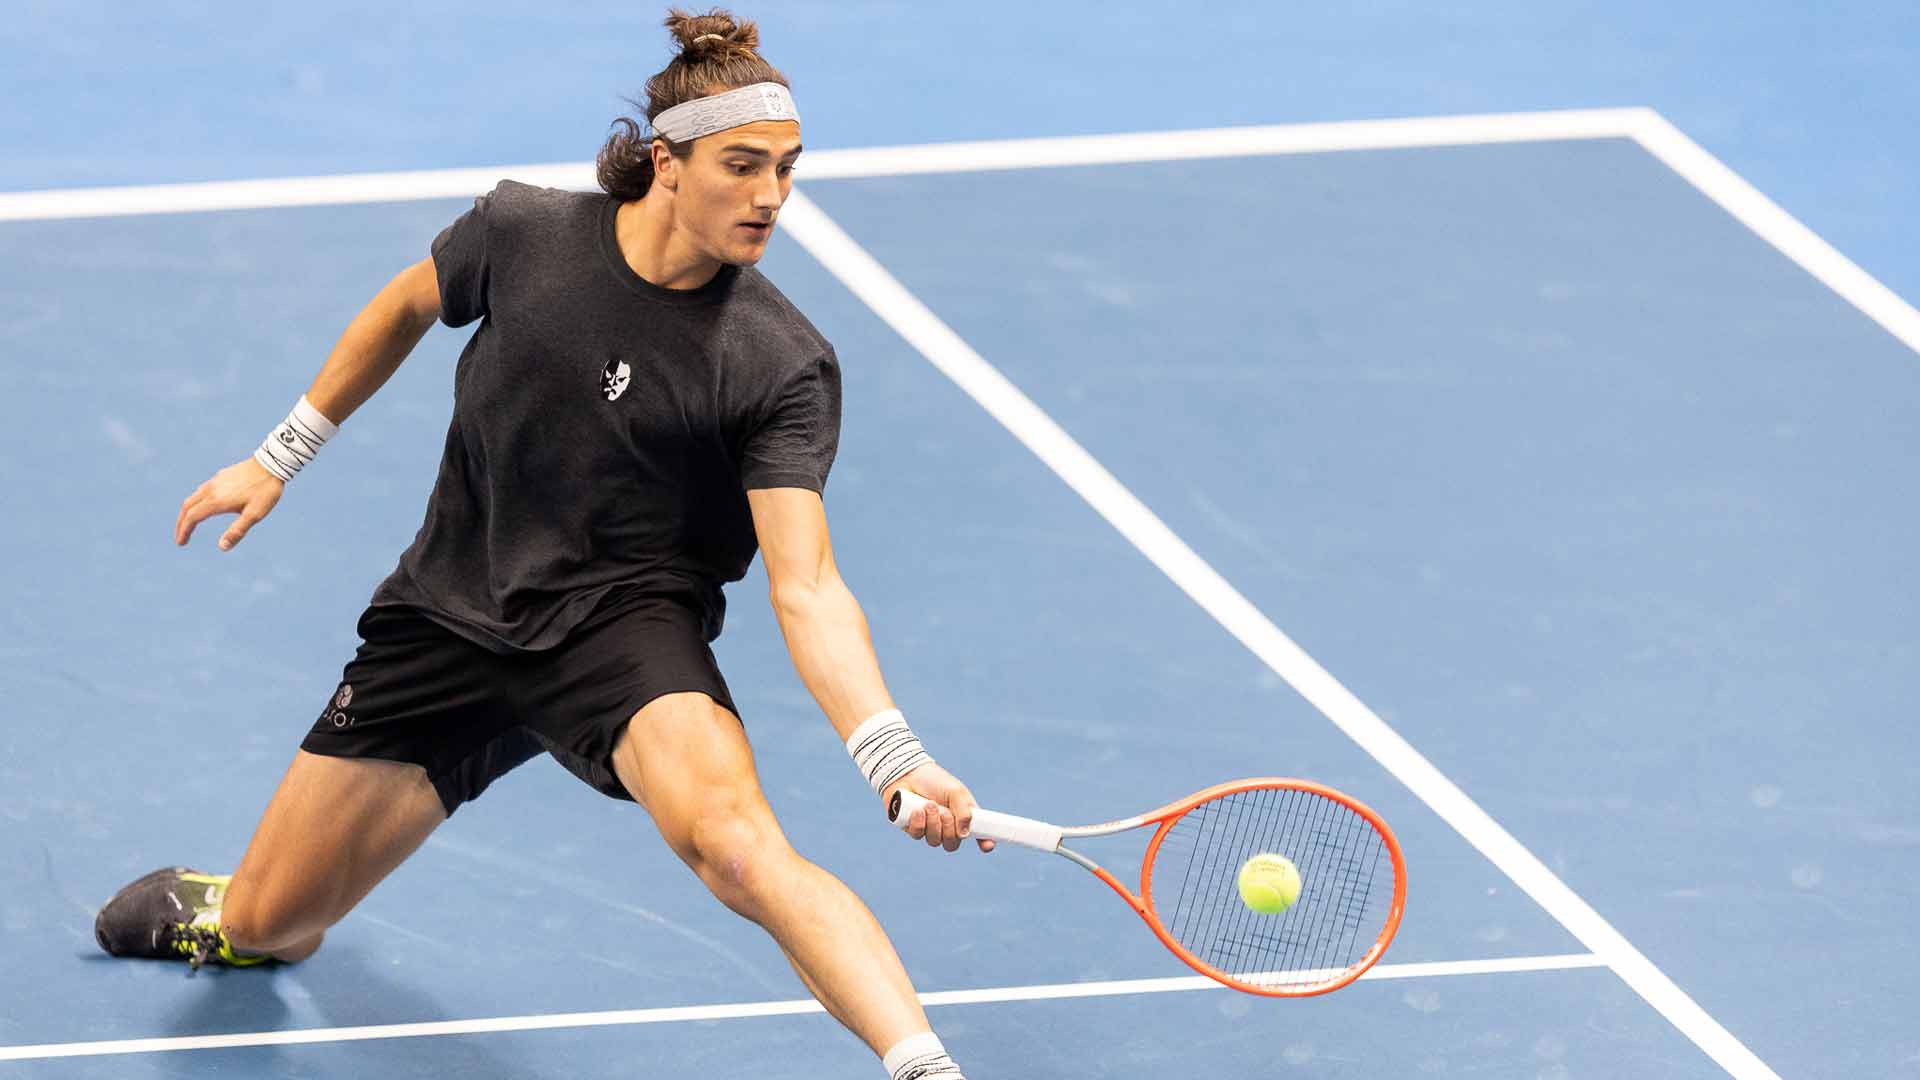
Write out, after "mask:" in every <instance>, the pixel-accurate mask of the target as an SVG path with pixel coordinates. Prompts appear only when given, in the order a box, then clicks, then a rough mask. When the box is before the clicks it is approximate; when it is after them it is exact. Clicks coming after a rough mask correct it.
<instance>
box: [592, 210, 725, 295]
mask: <svg viewBox="0 0 1920 1080" xmlns="http://www.w3.org/2000/svg"><path fill="white" fill-rule="evenodd" d="M613 235H614V239H615V240H616V241H618V242H619V244H620V257H621V258H623V259H625V260H626V261H627V266H628V267H630V268H631V269H632V270H633V272H634V273H636V274H638V275H640V277H641V278H642V279H644V280H646V281H647V282H649V283H651V284H654V285H658V286H660V287H661V288H663V289H697V288H699V287H700V286H702V285H705V284H706V283H707V282H709V281H712V280H713V276H714V275H715V274H717V273H719V272H720V263H719V261H718V260H716V259H712V258H709V257H707V256H705V255H702V254H700V253H699V252H698V251H696V250H694V248H693V246H692V245H691V244H690V243H688V242H687V236H686V234H685V233H683V232H681V231H680V230H679V229H677V228H675V227H674V222H673V193H672V192H667V191H657V190H656V191H652V192H649V193H648V194H647V196H646V197H645V198H641V199H637V200H635V201H633V202H626V203H621V204H620V209H619V211H618V212H617V213H616V214H615V215H614V219H613Z"/></svg>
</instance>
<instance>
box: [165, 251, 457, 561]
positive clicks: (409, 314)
mask: <svg viewBox="0 0 1920 1080" xmlns="http://www.w3.org/2000/svg"><path fill="white" fill-rule="evenodd" d="M439 317H440V285H439V281H438V278H437V277H436V275H435V272H434V265H433V259H432V258H426V259H422V260H420V261H419V262H417V263H414V264H413V265H412V266H409V267H407V268H406V269H405V270H402V271H400V273H399V274H398V275H396V276H395V277H394V279H393V280H392V281H389V282H388V283H387V285H386V287H385V288H383V289H381V290H380V291H379V293H377V294H376V295H375V296H374V298H373V299H372V300H371V301H368V303H367V306H366V307H364V308H362V309H361V310H360V314H358V315H356V316H354V319H353V321H352V322H351V323H348V324H347V329H346V332H345V333H343V334H341V335H340V340H339V341H338V342H337V343H335V345H334V346H333V352H332V353H330V354H328V356H327V362H326V364H325V365H324V366H322V367H321V369H320V374H319V375H317V376H315V377H314V380H313V385H312V386H311V387H310V388H309V389H308V390H307V402H308V403H309V404H311V405H312V406H313V407H314V408H315V409H317V410H319V412H320V414H321V415H322V416H324V417H325V418H326V419H327V420H329V421H331V422H332V423H334V424H336V425H338V424H340V423H341V422H342V421H344V420H346V418H347V417H349V416H351V415H353V412H354V410H356V409H358V408H359V407H360V406H361V405H364V404H366V401H367V399H368V398H370V397H372V396H373V394H374V391H376V390H378V389H380V387H381V386H383V385H385V384H386V381H387V380H388V379H389V378H391V377H392V376H393V373H394V372H395V371H397V370H399V367H400V364H401V362H402V361H404V360H405V359H406V358H407V354H408V353H411V352H412V351H413V347H414V346H415V345H418V344H419V343H420V339H421V338H422V337H425V336H426V333H427V331H428V330H429V329H431V328H432V326H433V323H434V320H436V319H438V318H439ZM285 490H286V484H285V482H284V481H282V480H281V479H280V478H279V477H277V476H275V475H273V474H272V473H270V472H268V471H267V470H266V468H265V467H264V466H262V465H261V464H260V463H259V462H258V461H256V460H254V458H253V457H252V456H248V457H247V458H244V459H243V460H241V461H238V462H236V463H234V464H232V465H229V466H227V467H226V468H224V469H221V470H220V471H219V472H217V473H214V474H213V476H212V477H210V478H209V479H208V480H207V482H206V483H204V484H201V485H200V486H199V487H197V488H195V489H194V490H193V493H192V494H190V495H188V496H187V497H186V499H184V500H182V502H181V503H180V514H179V516H178V517H176V518H175V519H174V524H173V542H174V543H176V544H185V543H186V542H187V541H188V540H189V539H191V538H192V537H193V530H194V526H196V525H198V524H200V522H202V521H204V520H206V519H207V518H210V517H213V516H214V515H216V514H234V513H237V514H239V515H240V516H239V518H238V520H236V521H235V522H234V523H233V524H232V525H230V526H228V528H227V531H226V532H225V533H224V534H223V535H222V536H221V537H220V548H221V550H223V551H224V550H227V549H229V548H231V547H233V545H235V544H237V543H239V542H240V540H241V538H242V537H244V536H246V535H247V530H249V529H251V528H253V526H254V525H255V524H256V523H257V522H259V520H260V519H261V518H264V517H266V516H267V514H268V513H270V512H271V511H272V510H273V507H274V505H275V504H276V503H278V502H279V501H280V495H281V493H282V492H283V491H285Z"/></svg>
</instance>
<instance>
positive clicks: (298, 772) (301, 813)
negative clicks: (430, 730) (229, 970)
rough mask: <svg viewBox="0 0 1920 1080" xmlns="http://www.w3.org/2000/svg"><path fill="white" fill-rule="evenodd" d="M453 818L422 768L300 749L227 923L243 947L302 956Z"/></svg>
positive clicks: (251, 851)
mask: <svg viewBox="0 0 1920 1080" xmlns="http://www.w3.org/2000/svg"><path fill="white" fill-rule="evenodd" d="M446 817H447V814H446V810H445V809H444V808H443V807H442V806H441V805H440V796H439V794H438V793H437V792H436V791H434V788H433V784H432V782H431V781H429V780H428V779H427V774H426V770H424V769H422V768H421V767H420V766H418V765H409V764H404V763H401V762H395V761H379V760H374V759H368V758H335V757H326V756H324V755H320V754H310V753H308V752H306V751H305V750H301V751H297V752H296V753H295V754H294V758H293V764H292V765H290V766H288V768H287V775H286V777H285V778H283V779H282V780H281V781H280V788H279V790H277V791H275V792H274V795H273V799H272V801H270V802H269V803H268V804H267V809H266V813H265V814H263V815H262V816H261V819H260V825H259V827H258V828H256V829H255V830H254V832H253V839H252V841H250V842H249V843H248V844H247V853H246V855H245V856H244V857H243V858H242V859H241V860H240V868H239V869H238V870H235V871H234V873H233V882H232V883H231V884H230V885H228V886H227V893H226V901H225V904H224V906H223V907H222V910H221V919H220V925H221V929H222V930H224V931H225V932H226V935H227V940H228V942H230V943H231V944H232V945H233V947H234V948H235V949H236V950H239V951H240V952H244V953H254V954H261V953H265V954H270V955H272V956H274V957H276V958H278V959H280V960H286V961H296V960H304V959H306V958H307V957H308V956H311V955H313V951H314V950H315V949H318V948H319V947H320V941H321V938H322V937H323V935H324V934H325V933H326V930H327V928H328V927H330V926H332V925H333V924H334V923H336V922H339V921H340V919H341V918H343V917H344V916H345V915H346V914H347V912H349V911H351V910H353V907H354V905H355V904H358V903H359V902H360V901H361V900H362V899H364V898H365V897H366V895H367V893H369V892H371V891H372V890H373V887H374V886H375V885H378V884H379V883H380V881H381V880H382V879H383V878H385V877H386V876H387V875H388V874H390V873H392V872H393V870H394V868H395V867H397V866H399V865H400V864H401V862H403V861H405V859H406V858H407V856H409V855H411V854H413V852H414V851H415V850H416V849H417V848H419V846H420V844H421V843H422V842H423V841H425V840H426V838H427V837H428V835H430V834H431V833H432V832H433V830H434V829H435V828H437V827H438V826H439V824H440V823H441V822H442V821H445V820H446Z"/></svg>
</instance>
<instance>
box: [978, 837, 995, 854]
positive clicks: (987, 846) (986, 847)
mask: <svg viewBox="0 0 1920 1080" xmlns="http://www.w3.org/2000/svg"><path fill="white" fill-rule="evenodd" d="M974 843H976V844H979V845H980V850H981V852H983V853H984V852H988V851H992V850H993V849H994V847H995V846H996V845H995V844H994V842H993V841H991V840H975V841H974Z"/></svg>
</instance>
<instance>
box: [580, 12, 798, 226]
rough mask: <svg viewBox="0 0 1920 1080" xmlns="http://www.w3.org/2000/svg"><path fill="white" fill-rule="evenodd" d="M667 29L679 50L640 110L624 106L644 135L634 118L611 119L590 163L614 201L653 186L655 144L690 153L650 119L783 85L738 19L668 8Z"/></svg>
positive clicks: (753, 29) (753, 30)
mask: <svg viewBox="0 0 1920 1080" xmlns="http://www.w3.org/2000/svg"><path fill="white" fill-rule="evenodd" d="M666 25H667V30H668V31H669V32H671V33H672V34H673V39H674V41H676V42H678V43H679V46H680V51H679V52H678V53H676V54H675V55H674V58H673V59H672V60H669V61H668V62H667V66H666V69H665V70H663V71H661V72H660V74H658V75H655V76H654V77H653V78H651V79H648V80H647V100H646V103H645V104H644V105H642V104H641V103H640V102H638V101H631V100H629V102H628V104H630V105H632V106H634V107H635V108H637V109H640V110H641V111H642V112H644V113H645V114H646V118H647V124H646V130H642V128H641V125H640V124H639V123H638V122H637V121H635V120H634V119H633V118H632V117H627V116H623V117H621V118H620V119H618V120H615V121H614V122H613V128H614V132H613V135H612V136H610V137H609V138H608V139H607V145H605V146H603V147H601V148H600V156H599V157H598V158H597V159H595V161H594V175H595V176H596V178H597V179H598V180H599V181H600V188H601V190H603V191H605V192H606V193H607V194H609V195H611V196H613V197H614V198H616V199H622V200H631V199H638V198H640V197H642V196H644V195H645V194H646V193H647V189H648V188H650V187H652V186H653V140H654V139H656V138H657V139H659V140H660V141H661V142H664V143H666V144H667V150H668V151H669V152H670V153H672V154H673V156H674V157H677V158H684V157H686V156H687V155H688V154H690V153H692V152H693V144H691V143H675V142H673V141H672V140H670V139H667V138H666V137H665V136H661V135H658V134H656V133H654V132H653V131H652V130H651V129H652V127H653V118H654V117H656V116H659V115H660V114H661V113H663V112H665V111H667V110H668V109H671V108H673V107H674V106H675V105H679V104H681V103H683V102H688V101H692V100H693V99H695V98H702V97H707V96H709V95H711V94H719V93H723V92H725V91H728V90H734V89H738V88H739V87H742V86H752V85H753V84H754V83H761V82H773V83H779V84H780V85H781V86H786V85H787V77H786V76H785V75H782V74H780V72H778V71H776V70H775V69H774V67H773V65H772V64H769V63H767V62H766V60H765V59H763V58H762V57H761V56H760V53H759V52H758V47H759V44H760V28H759V27H757V26H755V25H754V24H752V23H750V22H740V21H738V20H736V19H735V18H734V17H733V15H732V13H731V12H727V11H722V10H721V9H719V8H714V9H713V10H712V11H709V12H707V13H706V14H705V15H689V14H687V13H686V12H684V11H681V10H680V9H679V8H671V9H669V10H668V12H667V24H666Z"/></svg>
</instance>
